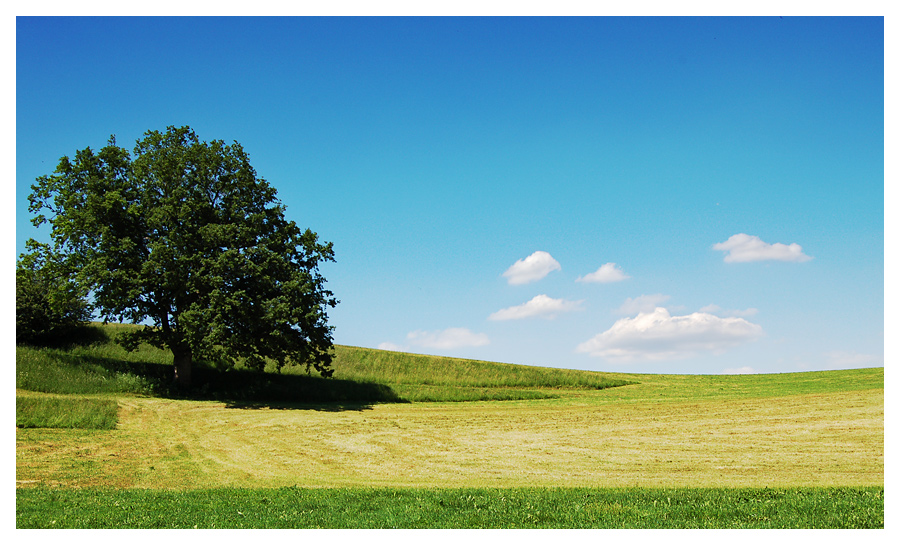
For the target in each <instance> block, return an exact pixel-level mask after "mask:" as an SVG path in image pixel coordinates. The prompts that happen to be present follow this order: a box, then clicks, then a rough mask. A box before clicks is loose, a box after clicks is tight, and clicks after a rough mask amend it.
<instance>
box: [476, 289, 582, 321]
mask: <svg viewBox="0 0 900 545" xmlns="http://www.w3.org/2000/svg"><path fill="white" fill-rule="evenodd" d="M581 303H583V301H567V300H565V299H553V298H551V297H547V296H546V295H538V296H536V297H534V298H533V299H532V300H531V301H528V302H527V303H523V304H521V305H517V306H514V307H509V308H505V309H503V310H498V311H497V312H495V313H493V314H491V315H490V316H488V319H489V320H497V321H502V320H521V319H523V318H534V317H538V316H539V317H541V318H546V319H548V320H549V319H553V318H556V316H557V314H560V313H562V312H572V311H574V310H581V309H582V307H581Z"/></svg>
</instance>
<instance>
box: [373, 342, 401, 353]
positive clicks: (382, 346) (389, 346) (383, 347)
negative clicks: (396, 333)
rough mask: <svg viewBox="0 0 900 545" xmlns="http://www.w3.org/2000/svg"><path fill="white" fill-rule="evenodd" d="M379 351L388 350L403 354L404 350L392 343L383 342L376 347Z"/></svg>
mask: <svg viewBox="0 0 900 545" xmlns="http://www.w3.org/2000/svg"><path fill="white" fill-rule="evenodd" d="M378 349H379V350H390V351H392V352H405V351H406V349H405V348H404V347H402V346H399V345H396V344H394V343H389V342H384V343H381V344H379V345H378Z"/></svg>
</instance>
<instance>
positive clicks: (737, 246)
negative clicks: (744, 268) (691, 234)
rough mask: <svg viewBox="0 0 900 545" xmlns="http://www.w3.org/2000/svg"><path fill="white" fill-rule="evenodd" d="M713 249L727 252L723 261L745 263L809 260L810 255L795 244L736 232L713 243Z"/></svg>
mask: <svg viewBox="0 0 900 545" xmlns="http://www.w3.org/2000/svg"><path fill="white" fill-rule="evenodd" d="M712 248H713V250H719V251H722V252H727V253H726V254H725V263H747V262H750V261H768V260H775V261H796V262H803V261H809V260H810V259H812V257H810V256H808V255H806V254H804V253H803V248H802V247H801V246H800V245H799V244H797V243H793V244H782V243H780V242H776V243H775V244H769V243H766V242H763V241H762V240H760V238H759V237H757V236H752V235H747V234H744V233H738V234H736V235H732V236H731V237H729V238H728V240H726V241H725V242H719V243H717V244H713V247H712Z"/></svg>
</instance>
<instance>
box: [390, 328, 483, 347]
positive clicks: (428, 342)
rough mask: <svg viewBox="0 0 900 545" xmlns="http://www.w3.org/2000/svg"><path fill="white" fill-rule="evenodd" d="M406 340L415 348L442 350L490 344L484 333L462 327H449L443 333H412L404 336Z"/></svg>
mask: <svg viewBox="0 0 900 545" xmlns="http://www.w3.org/2000/svg"><path fill="white" fill-rule="evenodd" d="M406 340H408V341H409V342H410V343H411V344H414V345H416V346H421V347H424V348H439V349H442V350H446V349H451V348H464V347H471V346H484V345H486V344H490V342H491V341H490V340H489V339H488V336H487V335H485V334H484V333H473V332H472V331H470V330H468V329H466V328H464V327H451V328H449V329H445V330H443V331H412V332H410V333H409V334H407V335H406Z"/></svg>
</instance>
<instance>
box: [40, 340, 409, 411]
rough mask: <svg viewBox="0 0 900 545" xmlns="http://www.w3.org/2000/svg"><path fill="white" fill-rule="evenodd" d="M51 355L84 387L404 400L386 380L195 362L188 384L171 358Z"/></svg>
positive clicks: (316, 404) (336, 406)
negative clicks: (177, 378) (180, 380)
mask: <svg viewBox="0 0 900 545" xmlns="http://www.w3.org/2000/svg"><path fill="white" fill-rule="evenodd" d="M55 357H56V358H57V359H58V365H63V366H67V367H70V368H72V369H80V370H81V371H83V373H78V374H79V375H81V374H83V375H84V377H85V386H84V389H85V392H83V393H99V392H108V393H114V392H121V393H139V394H145V395H150V396H153V397H164V398H170V399H191V400H207V401H221V402H224V403H225V404H226V407H228V408H241V409H260V408H273V409H285V410H287V409H294V410H318V411H329V412H332V411H360V410H365V409H371V408H372V406H373V405H374V404H376V403H405V402H407V401H406V400H404V399H402V398H401V397H400V396H399V395H398V394H397V393H396V392H394V390H393V389H391V387H390V386H387V385H385V384H379V383H375V382H356V381H352V380H342V379H334V378H322V377H316V376H311V375H295V374H282V373H277V372H274V373H272V372H263V371H253V370H247V369H217V368H215V367H213V366H209V365H205V364H204V363H203V362H198V363H197V364H195V366H194V369H193V370H192V375H193V380H192V382H193V384H192V386H190V387H183V386H179V385H177V384H175V383H174V382H173V368H172V365H171V364H165V363H151V362H130V361H124V360H120V359H116V358H110V357H105V356H98V355H91V354H72V353H62V354H57V355H56V356H55ZM91 383H94V384H91ZM97 384H99V385H100V386H99V387H98V386H97ZM76 388H77V386H76ZM69 390H71V385H70V388H69ZM68 393H76V392H71V391H69V392H68Z"/></svg>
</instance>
